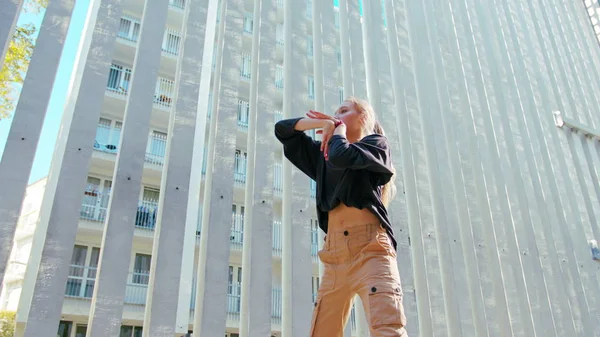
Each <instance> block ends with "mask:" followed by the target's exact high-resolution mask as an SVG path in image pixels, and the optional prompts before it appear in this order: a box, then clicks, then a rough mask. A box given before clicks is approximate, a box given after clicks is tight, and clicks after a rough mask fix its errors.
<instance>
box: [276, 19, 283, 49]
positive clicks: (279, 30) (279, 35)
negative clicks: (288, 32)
mask: <svg viewBox="0 0 600 337" xmlns="http://www.w3.org/2000/svg"><path fill="white" fill-rule="evenodd" d="M275 40H276V41H277V44H278V45H280V46H283V45H284V41H285V34H284V28H283V25H282V24H277V27H276V28H275Z"/></svg>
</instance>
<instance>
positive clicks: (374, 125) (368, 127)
mask: <svg viewBox="0 0 600 337" xmlns="http://www.w3.org/2000/svg"><path fill="white" fill-rule="evenodd" d="M345 101H346V102H350V103H352V105H354V108H355V109H356V110H357V111H358V112H360V113H361V114H364V115H365V118H364V119H363V121H364V122H363V125H362V127H363V132H364V133H365V135H366V136H368V135H372V134H378V135H382V136H385V131H384V130H383V127H382V126H381V124H380V123H379V122H378V121H377V115H376V114H375V110H373V107H372V106H371V105H370V104H369V103H367V101H365V100H362V99H360V98H357V97H354V96H350V97H348V98H346V100H345ZM390 165H391V168H392V172H393V174H392V177H391V179H390V181H388V182H387V183H386V184H385V185H384V186H383V189H382V191H381V201H382V203H383V204H384V205H385V206H386V207H387V206H388V205H389V203H390V202H391V201H392V199H393V198H394V196H395V195H396V184H395V183H394V181H395V180H396V169H395V168H394V165H393V164H392V163H391V162H390Z"/></svg>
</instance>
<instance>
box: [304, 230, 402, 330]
mask: <svg viewBox="0 0 600 337" xmlns="http://www.w3.org/2000/svg"><path fill="white" fill-rule="evenodd" d="M319 258H320V259H321V261H322V262H323V265H324V272H323V277H322V280H321V285H320V287H319V291H318V294H317V299H316V302H315V308H314V311H313V317H312V324H311V329H310V337H342V336H343V332H344V327H345V325H346V322H347V321H348V319H349V316H350V309H351V306H352V302H353V298H354V296H355V295H356V294H358V295H359V296H360V298H361V300H362V302H363V306H364V309H365V314H366V316H367V321H368V322H369V327H370V332H371V337H408V334H407V333H406V330H405V328H404V326H405V325H406V316H405V314H404V307H403V305H402V286H401V284H400V275H399V272H398V265H397V262H396V252H395V250H394V248H393V246H392V244H391V240H390V238H389V236H388V234H387V232H386V231H385V229H384V228H383V227H382V226H381V225H376V224H361V225H350V226H345V225H337V226H335V225H332V224H330V227H329V229H328V232H327V235H326V236H325V244H324V246H323V249H322V250H321V251H319Z"/></svg>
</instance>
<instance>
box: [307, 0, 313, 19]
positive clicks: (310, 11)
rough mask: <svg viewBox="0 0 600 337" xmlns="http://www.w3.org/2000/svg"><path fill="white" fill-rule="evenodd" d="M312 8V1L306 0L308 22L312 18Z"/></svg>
mask: <svg viewBox="0 0 600 337" xmlns="http://www.w3.org/2000/svg"><path fill="white" fill-rule="evenodd" d="M312 7H313V6H312V0H306V18H307V19H309V20H310V19H312V17H313V15H312Z"/></svg>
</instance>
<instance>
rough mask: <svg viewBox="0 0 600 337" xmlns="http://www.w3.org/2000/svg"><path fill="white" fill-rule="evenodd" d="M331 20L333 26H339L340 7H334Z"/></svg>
mask: <svg viewBox="0 0 600 337" xmlns="http://www.w3.org/2000/svg"><path fill="white" fill-rule="evenodd" d="M333 20H334V22H335V28H340V9H339V7H335V8H334V12H333Z"/></svg>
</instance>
